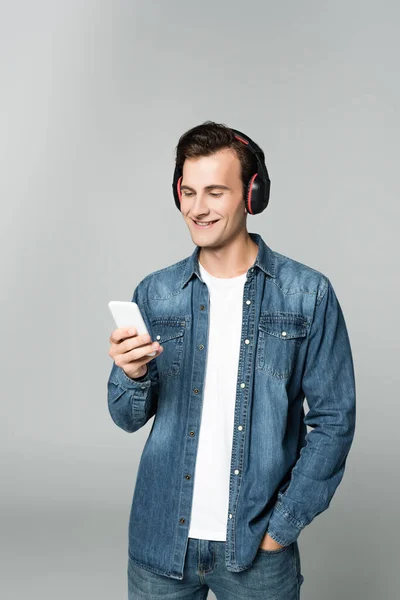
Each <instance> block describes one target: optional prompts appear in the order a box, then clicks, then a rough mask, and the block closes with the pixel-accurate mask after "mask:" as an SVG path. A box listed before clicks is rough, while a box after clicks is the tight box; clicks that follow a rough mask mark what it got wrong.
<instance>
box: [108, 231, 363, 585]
mask: <svg viewBox="0 0 400 600" xmlns="http://www.w3.org/2000/svg"><path fill="white" fill-rule="evenodd" d="M249 235H250V236H251V237H252V239H253V240H254V241H255V242H256V243H257V245H258V254H257V257H256V260H255V262H254V264H253V265H252V266H251V267H250V268H249V269H248V271H247V278H246V282H245V284H244V293H243V312H242V333H241V348H240V355H239V366H238V374H237V385H236V403H235V415H234V432H233V444H232V455H231V469H230V483H229V507H228V511H227V515H226V545H225V549H224V557H225V566H226V569H227V570H228V571H230V572H232V573H240V572H241V571H245V570H246V569H248V568H249V567H250V566H252V565H253V564H254V560H255V559H256V558H257V557H259V554H258V548H259V545H260V543H261V540H262V538H263V537H264V536H265V534H266V532H268V533H269V535H270V536H271V537H273V538H274V539H275V540H276V541H277V542H278V543H279V544H281V545H283V546H289V545H290V544H292V542H294V541H295V540H297V538H298V536H299V534H300V532H301V531H302V529H303V528H304V527H306V525H308V524H309V523H310V522H311V521H312V520H313V519H314V518H315V517H316V516H317V515H318V514H320V513H321V512H323V511H324V510H326V509H327V508H328V506H329V504H330V501H331V499H332V496H333V494H334V493H335V490H336V488H337V486H338V485H339V483H340V481H341V480H342V477H343V474H344V470H345V464H346V458H347V455H348V452H349V450H350V446H351V444H352V440H353V436H354V430H355V415H356V400H355V396H356V393H355V378H354V367H353V359H352V352H351V347H350V341H349V337H348V333H347V329H346V324H345V320H344V316H343V313H342V310H341V307H340V304H339V301H338V299H337V296H336V294H335V292H334V289H333V287H332V284H331V282H330V281H329V279H328V278H327V277H326V276H325V275H324V274H322V273H320V272H319V271H317V270H315V269H312V268H311V267H308V266H306V265H304V264H302V263H299V262H297V261H295V260H294V259H291V258H288V257H286V256H284V255H282V254H280V253H278V252H276V251H273V250H272V249H271V248H270V247H269V246H268V245H267V244H266V243H265V242H264V240H263V239H262V238H261V236H260V235H259V234H256V233H249ZM199 250H200V248H199V247H198V246H196V248H195V250H194V251H193V253H192V255H191V256H189V257H187V258H185V259H183V260H181V261H179V262H178V263H176V264H174V265H171V266H169V267H166V268H164V269H161V270H159V271H156V272H154V273H151V274H149V275H148V276H146V277H145V278H144V279H143V280H142V281H140V283H139V284H138V285H137V287H136V289H135V291H134V294H133V300H134V301H135V302H137V304H138V305H139V307H140V310H141V312H142V314H143V317H144V320H145V322H146V325H147V328H148V330H149V333H150V335H151V336H152V339H153V340H158V341H159V342H160V344H161V345H162V346H163V347H164V351H163V352H162V353H161V354H160V356H158V357H157V358H155V359H153V360H151V361H150V362H149V363H148V369H149V371H148V374H147V375H146V376H144V377H142V378H141V379H140V380H132V379H130V378H129V377H127V376H126V374H125V373H124V371H123V370H122V369H121V368H120V367H117V366H116V365H115V363H114V364H113V366H112V369H111V373H110V376H109V380H108V408H109V412H110V415H111V417H112V419H113V421H114V422H115V423H116V424H117V425H118V426H119V427H121V428H122V429H123V430H124V431H127V432H135V431H137V430H138V429H140V428H141V427H143V425H144V424H145V423H146V422H147V421H148V420H149V419H150V418H151V417H152V416H153V415H154V416H155V418H154V421H153V423H152V427H151V430H150V433H149V436H148V438H147V440H146V443H145V446H144V449H143V453H142V456H141V460H140V464H139V469H138V473H137V479H136V485H135V491H134V494H133V500H132V506H131V512H130V519H129V535H128V537H129V547H128V553H129V556H130V557H131V558H132V559H133V560H134V561H135V562H136V564H140V565H143V567H145V568H147V569H150V570H152V571H153V572H154V573H157V574H160V575H164V576H166V577H170V578H175V579H180V580H182V579H183V571H184V564H185V555H186V551H187V547H188V531H189V525H190V514H191V503H192V493H193V481H194V475H195V464H196V450H197V440H198V434H199V428H200V424H201V413H202V393H203V386H204V377H205V369H206V362H207V341H208V324H209V294H208V288H207V285H206V284H205V283H204V281H203V280H202V279H201V276H200V272H199V265H198V253H199ZM245 340H250V343H245ZM305 398H306V399H307V404H308V407H309V411H308V412H307V414H306V415H305V411H304V407H303V403H304V399H305ZM307 425H308V426H309V427H310V431H309V432H307ZM210 493H212V490H210Z"/></svg>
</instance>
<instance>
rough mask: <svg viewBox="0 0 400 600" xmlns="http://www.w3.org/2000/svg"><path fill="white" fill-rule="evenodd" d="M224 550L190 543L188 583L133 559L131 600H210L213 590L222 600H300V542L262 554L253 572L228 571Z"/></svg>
mask: <svg viewBox="0 0 400 600" xmlns="http://www.w3.org/2000/svg"><path fill="white" fill-rule="evenodd" d="M225 544H226V542H223V541H209V540H202V539H197V538H189V540H188V547H187V552H186V556H185V566H184V574H183V579H182V580H178V579H172V578H170V577H165V576H164V575H159V574H157V573H153V572H152V571H149V570H147V569H145V568H143V567H141V566H140V565H138V564H137V563H135V562H134V561H133V560H132V559H131V558H129V557H128V598H129V600H155V599H159V598H160V599H161V598H171V600H172V598H173V599H174V600H183V599H185V600H189V599H190V600H205V598H207V596H208V590H209V589H211V590H212V591H213V592H214V594H215V596H216V598H217V600H234V599H237V600H256V599H257V600H261V599H262V600H269V599H271V600H272V599H273V600H300V586H301V584H302V583H303V580H304V577H303V575H302V574H301V572H300V569H301V566H300V553H299V548H298V542H297V540H296V541H294V542H292V543H291V544H290V545H289V546H284V547H283V548H278V549H277V550H263V549H261V548H259V549H258V551H257V554H256V557H255V559H254V562H253V564H252V566H251V567H249V568H248V569H246V570H244V571H240V572H239V573H232V572H230V571H228V570H227V569H226V567H225Z"/></svg>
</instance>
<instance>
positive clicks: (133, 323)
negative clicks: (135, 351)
mask: <svg viewBox="0 0 400 600" xmlns="http://www.w3.org/2000/svg"><path fill="white" fill-rule="evenodd" d="M108 307H109V309H110V311H111V314H112V316H113V317H114V321H115V323H116V325H117V327H135V328H136V329H137V332H138V334H140V335H142V334H144V333H147V334H148V333H149V332H148V331H147V327H146V323H145V322H144V320H143V317H142V314H141V312H140V309H139V307H138V305H137V304H136V302H133V301H132V302H126V301H123V300H111V301H110V302H109V303H108ZM156 354H157V352H151V353H150V354H146V356H155V355H156Z"/></svg>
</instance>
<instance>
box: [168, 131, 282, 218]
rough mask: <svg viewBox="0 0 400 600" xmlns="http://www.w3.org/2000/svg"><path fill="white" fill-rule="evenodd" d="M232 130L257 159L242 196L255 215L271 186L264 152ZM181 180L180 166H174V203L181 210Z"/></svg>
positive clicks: (265, 199) (266, 199)
mask: <svg viewBox="0 0 400 600" xmlns="http://www.w3.org/2000/svg"><path fill="white" fill-rule="evenodd" d="M231 129H232V127H231ZM232 131H233V132H234V134H235V138H236V139H238V140H239V141H240V142H242V143H243V144H246V146H247V147H248V149H249V150H250V151H251V152H252V153H253V154H254V156H255V157H256V159H257V172H256V173H254V175H252V176H251V177H250V180H249V182H248V184H247V189H246V194H245V198H244V200H245V204H246V209H247V212H249V213H250V214H251V215H257V214H258V213H260V212H262V211H263V210H264V209H265V208H267V206H268V202H269V192H270V188H271V180H270V178H269V175H268V170H267V166H266V164H265V156H264V152H263V151H262V150H261V148H260V146H258V145H257V144H256V143H255V142H253V140H252V139H250V138H249V137H248V136H247V135H245V134H244V133H242V132H241V131H238V130H237V129H232ZM181 181H182V168H180V167H177V166H175V171H174V179H173V182H172V191H173V194H174V199H175V205H176V207H177V209H178V210H181V198H182V196H181Z"/></svg>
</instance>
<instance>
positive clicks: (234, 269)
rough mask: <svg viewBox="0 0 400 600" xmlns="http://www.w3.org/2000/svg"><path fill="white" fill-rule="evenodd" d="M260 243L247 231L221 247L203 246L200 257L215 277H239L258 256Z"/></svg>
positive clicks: (204, 265)
mask: <svg viewBox="0 0 400 600" xmlns="http://www.w3.org/2000/svg"><path fill="white" fill-rule="evenodd" d="M257 254H258V245H257V244H256V243H255V242H254V241H253V240H252V239H251V237H250V235H249V234H248V232H247V231H244V232H243V233H242V234H239V235H237V236H236V237H235V238H233V239H232V240H230V241H228V242H227V243H225V244H224V245H223V246H219V247H210V248H207V247H206V246H205V247H202V248H201V249H200V252H199V255H198V258H199V262H200V263H201V265H202V266H203V267H204V268H205V269H206V271H208V272H209V273H211V275H213V276H214V277H222V278H229V277H238V276H239V275H243V273H246V272H247V270H248V269H249V267H251V265H253V264H254V261H255V260H256V258H257Z"/></svg>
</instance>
